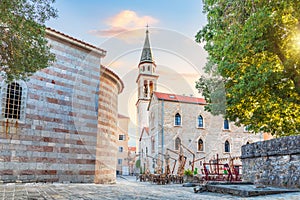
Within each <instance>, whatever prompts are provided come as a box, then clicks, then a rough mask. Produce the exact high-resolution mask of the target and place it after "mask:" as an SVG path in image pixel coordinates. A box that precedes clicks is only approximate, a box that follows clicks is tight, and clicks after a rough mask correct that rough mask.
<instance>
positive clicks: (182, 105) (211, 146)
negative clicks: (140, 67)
mask: <svg viewBox="0 0 300 200" xmlns="http://www.w3.org/2000/svg"><path fill="white" fill-rule="evenodd" d="M204 106H205V100H204V99H202V98H196V97H188V96H182V95H176V94H167V93H160V92H154V93H153V95H152V98H151V101H150V103H149V107H148V111H149V119H150V121H149V134H148V135H147V139H146V138H145V141H147V143H148V145H145V146H143V147H142V148H141V151H142V152H145V151H146V153H147V155H144V156H143V158H144V160H143V161H144V162H145V166H146V168H148V169H149V170H150V172H153V173H154V172H155V171H156V168H157V165H161V166H159V168H160V167H161V168H162V169H163V171H164V170H165V167H166V164H165V160H164V159H165V157H166V155H168V156H170V157H172V158H174V159H173V160H172V159H171V160H170V165H171V166H173V164H174V160H175V159H178V157H179V155H178V153H180V152H181V153H182V154H183V155H184V156H185V157H186V158H187V159H186V161H185V166H184V168H185V169H188V168H189V169H191V166H192V165H191V163H194V168H198V169H202V168H203V163H204V162H208V161H209V160H212V159H216V157H217V155H218V158H220V159H225V158H228V160H229V158H236V157H240V155H241V146H242V145H244V144H247V143H252V142H255V141H259V140H260V136H259V135H254V134H250V133H249V132H248V131H247V130H246V129H245V127H237V126H235V125H234V124H233V123H232V122H228V121H227V120H224V119H223V118H222V117H221V116H213V115H212V114H210V113H209V112H207V111H205V110H204ZM195 160H196V161H197V162H195ZM235 164H241V162H240V160H237V161H236V163H235ZM177 169H178V166H177V167H176V168H175V171H174V173H177Z"/></svg>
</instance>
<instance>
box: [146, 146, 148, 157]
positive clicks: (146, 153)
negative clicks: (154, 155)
mask: <svg viewBox="0 0 300 200" xmlns="http://www.w3.org/2000/svg"><path fill="white" fill-rule="evenodd" d="M146 155H148V147H146Z"/></svg>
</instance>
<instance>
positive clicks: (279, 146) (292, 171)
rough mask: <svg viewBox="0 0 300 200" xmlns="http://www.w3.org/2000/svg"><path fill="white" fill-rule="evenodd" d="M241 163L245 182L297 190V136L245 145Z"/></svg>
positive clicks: (299, 174) (299, 140)
mask: <svg viewBox="0 0 300 200" xmlns="http://www.w3.org/2000/svg"><path fill="white" fill-rule="evenodd" d="M242 163H243V180H244V181H250V182H253V183H261V184H264V185H272V186H281V187H298V188H300V136H290V137H282V138H277V139H272V140H268V141H263V142H256V143H252V144H248V145H244V146H243V147H242Z"/></svg>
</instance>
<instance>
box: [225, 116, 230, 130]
mask: <svg viewBox="0 0 300 200" xmlns="http://www.w3.org/2000/svg"><path fill="white" fill-rule="evenodd" d="M224 130H229V122H228V120H227V119H225V120H224Z"/></svg>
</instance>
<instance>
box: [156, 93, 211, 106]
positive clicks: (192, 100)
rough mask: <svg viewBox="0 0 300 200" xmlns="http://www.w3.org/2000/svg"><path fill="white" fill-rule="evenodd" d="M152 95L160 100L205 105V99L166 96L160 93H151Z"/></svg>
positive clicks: (174, 95)
mask: <svg viewBox="0 0 300 200" xmlns="http://www.w3.org/2000/svg"><path fill="white" fill-rule="evenodd" d="M153 93H154V95H155V96H156V97H157V98H158V99H160V100H162V99H163V100H166V101H175V102H184V103H195V104H206V101H205V99H203V98H198V97H189V96H183V95H178V94H167V93H161V92H153Z"/></svg>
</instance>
